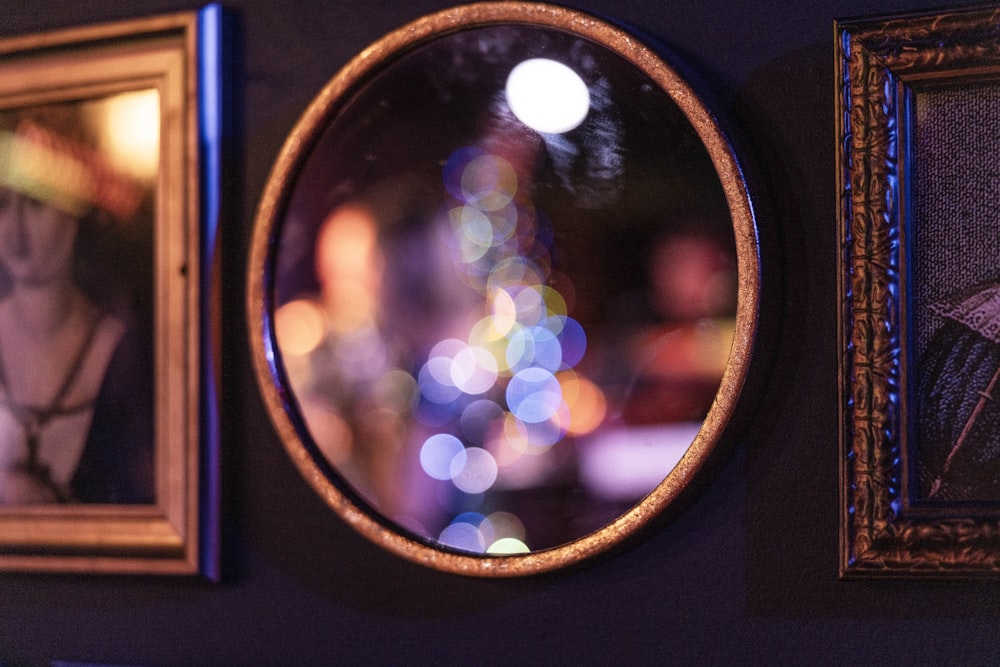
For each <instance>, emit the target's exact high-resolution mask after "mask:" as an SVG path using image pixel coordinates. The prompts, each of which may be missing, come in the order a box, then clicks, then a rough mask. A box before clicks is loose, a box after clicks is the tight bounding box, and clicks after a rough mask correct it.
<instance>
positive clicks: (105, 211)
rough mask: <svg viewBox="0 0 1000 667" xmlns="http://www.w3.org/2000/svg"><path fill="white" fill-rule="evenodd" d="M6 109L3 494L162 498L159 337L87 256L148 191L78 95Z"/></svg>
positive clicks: (0, 249) (0, 373) (0, 366)
mask: <svg viewBox="0 0 1000 667" xmlns="http://www.w3.org/2000/svg"><path fill="white" fill-rule="evenodd" d="M2 121H3V123H2V124H0V268H2V273H0V503H4V504H32V503H57V502H95V503H148V502H152V501H153V478H152V447H153V432H152V429H153V427H152V399H151V390H150V384H149V383H150V381H151V377H152V375H151V372H150V368H149V366H148V365H147V364H148V362H149V360H150V356H149V350H150V347H151V346H150V345H149V343H148V341H145V344H144V345H143V344H140V342H139V340H137V339H136V337H135V332H134V330H132V329H131V328H130V326H129V325H130V322H129V320H128V318H127V316H126V315H125V313H124V312H120V313H116V312H112V311H111V310H110V309H109V307H110V299H109V300H107V301H105V300H104V299H102V297H105V296H110V294H100V293H97V292H96V291H92V290H89V289H88V288H87V287H85V285H84V280H82V276H83V275H85V274H86V269H87V268H88V267H85V266H83V264H82V261H81V258H82V256H83V255H85V254H86V253H87V250H86V249H87V247H88V246H89V245H90V244H94V243H100V242H101V240H102V239H104V240H106V236H105V234H106V233H109V231H110V228H111V227H113V226H114V225H115V224H116V223H115V222H114V220H115V218H116V216H120V217H118V219H119V221H121V220H123V219H125V218H128V217H130V216H131V215H132V214H134V212H135V210H136V207H137V206H138V203H139V199H140V198H141V194H140V193H138V192H137V191H136V190H134V189H133V188H132V186H131V184H130V183H127V182H125V180H123V179H122V178H121V177H119V176H117V175H116V174H114V173H113V172H112V171H111V170H110V168H108V167H107V166H106V165H105V164H104V163H103V162H102V160H101V159H100V156H99V155H98V154H97V153H96V151H94V150H93V149H92V148H91V147H90V146H89V145H88V142H86V141H85V139H84V137H85V133H84V132H83V127H82V119H81V118H80V117H79V112H78V109H77V107H75V106H73V105H50V106H45V107H38V108H35V109H31V110H26V111H22V112H18V113H15V114H11V115H10V116H9V117H8V116H4V117H3V119H2ZM89 268H90V270H91V272H95V271H96V272H103V273H107V272H108V268H109V267H108V266H107V265H104V266H100V267H93V266H91V267H89Z"/></svg>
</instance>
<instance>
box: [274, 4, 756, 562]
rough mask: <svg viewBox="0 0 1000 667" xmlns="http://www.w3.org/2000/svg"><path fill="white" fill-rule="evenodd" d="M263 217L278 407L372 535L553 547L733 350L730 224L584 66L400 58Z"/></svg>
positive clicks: (707, 390)
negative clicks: (275, 220)
mask: <svg viewBox="0 0 1000 667" xmlns="http://www.w3.org/2000/svg"><path fill="white" fill-rule="evenodd" d="M284 206H285V207H284V209H283V214H282V217H281V221H280V223H279V224H278V225H277V228H276V232H275V243H274V255H273V257H274V263H273V276H272V282H271V283H270V287H271V289H272V293H271V296H270V298H271V299H272V303H273V308H272V309H271V310H272V312H271V313H270V316H271V318H272V326H273V331H274V339H275V342H276V352H277V358H276V359H275V363H276V365H277V367H278V369H279V378H280V381H281V382H282V383H284V387H283V396H285V397H286V399H287V401H288V403H289V405H290V406H291V407H292V410H293V412H294V414H295V415H296V416H297V417H296V419H297V420H298V423H297V427H298V428H299V430H300V432H301V434H302V437H303V440H304V441H306V444H307V447H308V448H309V449H310V451H311V452H312V454H313V456H315V457H316V458H317V460H319V461H320V462H321V464H322V466H323V467H326V468H327V469H328V470H329V472H330V474H331V476H333V477H335V478H337V479H339V480H341V482H342V484H340V485H341V486H342V487H343V488H344V489H345V490H346V491H347V492H348V493H350V494H352V495H353V496H354V497H355V498H356V499H359V500H360V501H362V502H363V503H364V504H366V505H367V506H369V507H371V508H373V509H374V510H375V511H376V512H377V513H378V514H380V515H381V516H383V517H385V518H386V519H388V520H389V521H391V522H392V523H394V524H395V525H396V526H397V527H399V528H402V529H404V530H405V531H408V532H409V533H411V534H413V535H416V536H419V537H420V538H421V539H422V540H423V541H430V542H432V543H434V544H436V545H439V546H444V547H448V548H451V549H455V550H458V551H461V552H463V553H465V552H468V553H477V554H510V553H522V552H526V551H536V550H542V549H547V548H552V547H556V546H559V545H562V544H566V543H568V542H572V541H573V540H576V539H579V538H580V537H582V536H584V535H587V534H588V533H591V532H593V531H595V530H598V529H600V528H602V527H603V526H605V525H607V524H608V523H610V522H613V521H614V520H615V519H617V518H618V517H619V516H620V515H622V514H623V513H624V512H626V511H627V510H628V509H629V508H630V507H632V506H633V505H634V504H636V503H637V502H639V501H640V500H642V499H643V497H645V496H646V495H647V494H648V493H650V492H651V491H652V490H653V489H655V488H656V487H657V486H658V485H659V484H660V483H661V482H662V481H663V480H664V478H665V477H666V476H667V475H668V474H669V473H670V472H671V470H672V469H673V468H674V466H675V465H676V464H677V462H678V461H679V460H680V459H681V457H682V456H683V455H684V454H685V452H686V451H687V450H688V448H689V447H690V445H691V443H692V441H693V440H694V438H695V437H696V435H697V434H698V432H699V429H700V428H701V425H702V421H703V419H704V418H705V416H706V414H707V412H708V410H709V408H710V407H711V406H712V404H713V400H714V399H715V396H716V393H717V391H718V388H719V385H720V382H721V380H722V377H723V372H724V370H725V369H726V367H727V363H728V360H729V354H730V348H731V345H732V342H733V332H734V326H735V324H734V323H735V316H736V295H737V284H738V281H737V268H736V264H737V259H736V242H735V235H734V230H733V221H732V219H731V216H730V212H729V209H728V207H727V203H726V196H725V193H724V192H723V189H722V187H721V185H720V181H719V178H718V176H717V174H716V170H715V168H714V166H713V164H712V161H711V160H710V158H709V155H708V152H707V151H706V149H705V147H704V145H703V144H702V142H701V140H700V139H699V137H698V134H697V133H696V132H695V129H694V128H693V127H692V125H691V124H690V123H689V121H688V119H687V118H686V117H685V115H684V114H683V113H682V112H681V110H680V109H679V108H678V106H677V105H676V104H675V103H674V102H673V101H672V99H671V98H670V96H669V95H668V93H667V92H665V91H664V90H663V88H662V87H661V86H659V85H657V84H655V83H654V82H653V81H651V80H650V79H649V78H648V77H647V76H646V75H645V74H644V73H642V72H641V71H640V70H639V69H637V68H636V67H635V66H634V65H633V64H631V63H629V62H628V61H626V60H625V59H624V58H622V57H621V56H619V55H617V54H616V53H614V52H613V51H611V50H610V49H608V48H607V47H605V46H603V45H601V44H598V43H596V42H593V41H591V40H589V39H585V38H581V37H580V36H577V35H572V34H569V33H567V32H564V31H561V30H558V29H554V28H549V27H542V26H529V25H516V24H515V25H491V26H486V27H476V28H473V29H467V30H462V31H460V32H452V33H450V34H447V35H446V36H443V37H438V38H435V39H433V40H431V41H428V42H425V43H423V44H421V45H420V46H417V47H415V48H413V49H410V50H408V51H407V52H406V53H405V54H403V55H402V56H400V57H398V58H397V59H395V60H393V61H392V62H391V64H389V65H388V66H385V67H381V68H379V69H377V70H376V71H375V74H374V75H373V76H371V77H369V78H368V79H367V80H365V81H364V82H362V83H361V84H359V85H358V86H356V87H355V89H353V90H351V91H350V93H349V94H348V95H346V96H345V98H344V101H343V103H342V104H340V105H339V106H337V107H336V108H335V109H334V110H333V112H332V113H331V115H330V117H329V118H328V119H327V121H326V125H325V126H324V129H323V131H322V132H320V133H318V136H317V137H316V138H315V141H314V143H313V145H311V146H310V147H309V149H308V151H307V152H306V155H305V158H304V159H303V162H302V164H301V168H300V169H299V170H298V172H297V174H296V176H295V180H294V186H293V187H292V188H291V190H290V192H289V195H288V199H287V203H286V204H285V205H284Z"/></svg>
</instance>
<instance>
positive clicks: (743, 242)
mask: <svg viewBox="0 0 1000 667" xmlns="http://www.w3.org/2000/svg"><path fill="white" fill-rule="evenodd" d="M504 24H506V25H511V24H514V25H516V24H527V25H535V26H543V27H551V28H556V29H559V30H564V31H567V32H570V33H573V34H576V35H579V36H582V37H584V38H587V39H590V40H593V41H596V42H597V43H599V44H602V45H603V46H605V47H606V48H608V49H609V50H611V51H612V52H614V53H616V54H618V55H620V56H621V57H623V58H624V59H625V60H627V61H628V62H629V63H631V64H633V65H634V66H635V67H637V68H639V69H640V70H641V71H643V72H645V73H646V74H647V75H648V76H649V77H650V78H651V79H652V80H653V81H654V82H656V83H657V84H658V85H659V86H661V87H662V88H663V90H664V91H666V92H667V93H668V94H669V95H670V96H671V97H672V98H673V100H674V102H676V104H677V105H678V106H679V107H680V108H681V110H682V111H683V113H684V114H685V115H686V116H687V118H688V120H689V121H690V123H691V124H692V126H693V127H694V128H695V131H696V132H697V134H698V136H699V137H700V139H701V141H702V142H703V143H704V145H705V147H706V149H707V151H708V153H709V155H710V157H711V159H712V161H713V163H714V165H715V169H716V171H717V173H718V175H719V177H720V180H721V182H722V184H723V189H724V191H725V195H726V199H727V202H728V204H729V206H730V210H731V213H732V219H733V229H734V232H735V234H736V237H737V238H736V248H737V255H738V256H737V262H738V273H739V305H738V313H737V324H736V327H737V328H736V336H735V342H734V344H733V349H732V353H731V356H730V362H729V364H728V367H727V370H726V373H725V376H724V378H723V380H722V384H721V387H720V389H719V391H718V394H717V396H716V400H715V403H714V405H713V407H712V409H711V411H710V413H709V416H708V418H707V419H706V421H705V423H704V426H703V428H702V430H701V432H700V433H699V435H698V437H697V438H696V439H695V441H694V443H693V445H692V446H691V448H690V449H689V451H688V453H687V454H686V455H685V456H684V457H683V458H682V459H681V461H680V463H679V464H678V465H677V467H676V468H675V469H674V470H673V472H671V473H670V475H669V476H668V477H667V478H666V479H665V480H664V481H663V482H662V483H661V484H660V485H659V486H658V487H657V488H655V489H654V490H653V491H652V492H651V493H650V494H649V495H648V496H647V497H646V498H645V499H644V500H642V501H641V502H639V503H638V504H637V505H635V506H634V507H633V508H632V509H631V510H629V511H628V512H626V513H625V514H624V515H622V516H620V517H619V518H618V519H616V520H614V521H612V522H611V523H609V524H608V525H606V526H605V527H604V528H603V529H600V530H597V531H595V532H593V533H590V534H588V535H586V536H584V537H582V538H580V539H577V540H575V541H572V542H569V543H567V544H564V545H562V546H559V547H555V548H550V549H545V550H539V551H534V552H530V553H527V554H519V555H511V556H477V555H471V554H463V553H458V552H455V551H451V550H447V549H445V548H440V547H436V546H433V545H431V544H428V543H426V542H425V541H422V540H419V539H416V538H414V537H411V536H409V535H407V534H404V532H403V531H401V530H399V529H398V528H395V527H393V526H392V525H390V524H388V522H387V521H385V520H384V519H382V518H381V517H378V516H373V514H372V513H370V512H369V511H367V510H366V508H365V507H363V506H361V505H360V504H359V503H357V502H356V501H355V500H353V499H352V497H351V495H350V493H348V492H346V491H345V490H344V489H343V488H342V487H341V483H340V482H339V481H338V480H335V479H331V476H330V474H329V473H328V472H327V471H326V466H324V465H323V464H321V463H319V462H318V461H317V460H316V458H315V457H314V455H313V453H312V452H311V451H310V448H309V447H308V446H307V445H306V444H304V442H303V436H302V435H301V434H300V432H299V427H298V426H297V421H296V418H295V417H294V415H293V414H292V412H293V411H294V408H292V407H291V406H290V405H289V403H288V402H287V396H286V391H287V390H286V389H285V388H284V387H283V384H282V368H281V360H280V355H279V354H278V352H277V347H276V344H275V341H274V332H273V329H272V325H271V315H272V312H273V305H272V304H273V293H272V292H273V283H272V281H273V263H274V253H275V248H276V246H277V243H276V242H275V237H276V234H277V233H278V231H279V230H280V225H281V220H282V216H283V211H284V208H285V206H286V205H287V200H288V198H289V196H290V192H291V190H292V189H293V186H294V183H295V179H296V177H297V175H298V170H299V169H300V167H301V165H302V163H303V162H304V160H305V158H306V156H307V155H308V152H309V149H310V147H311V146H312V144H313V142H314V141H315V140H316V138H317V136H318V135H319V133H320V132H321V131H322V130H323V128H324V127H325V126H326V123H327V122H328V121H329V119H331V118H333V117H334V116H335V114H337V113H338V111H339V110H340V109H341V108H342V107H343V106H344V105H345V104H346V102H347V101H349V99H350V96H351V95H352V94H353V91H355V90H356V89H357V88H358V87H360V86H361V85H363V84H364V82H365V81H366V80H368V78H369V77H372V76H374V75H376V74H377V73H378V72H379V71H380V69H382V68H384V67H386V66H387V65H388V64H391V63H392V61H393V60H394V59H395V58H398V57H400V56H401V55H403V54H405V53H406V52H408V51H410V50H411V49H415V48H416V47H418V46H420V45H422V44H425V43H427V42H428V41H430V40H434V39H436V38H437V37H439V36H441V35H446V34H450V33H452V32H455V31H459V30H463V29H469V28H477V27H483V26H489V25H504ZM759 270H760V269H759V258H758V238H757V228H756V219H755V209H754V206H753V204H752V201H751V197H750V193H749V192H748V188H747V184H746V181H745V178H744V175H743V172H742V167H741V165H740V164H739V162H738V161H737V158H736V155H735V152H734V149H733V147H732V145H731V143H730V141H729V138H728V136H727V134H726V133H725V132H724V131H723V129H722V128H721V127H720V125H719V121H718V119H717V118H716V116H715V114H714V113H713V111H712V110H711V109H710V108H708V107H707V106H706V105H705V103H704V102H703V101H702V99H701V98H700V97H699V96H698V94H696V92H695V91H694V90H693V89H692V88H691V87H690V85H689V83H688V82H687V81H685V80H684V79H683V78H682V77H681V76H680V75H679V74H678V73H677V72H676V71H675V70H674V69H673V68H672V67H670V66H669V65H667V64H666V63H665V62H664V61H663V60H661V58H660V56H659V55H657V54H656V53H654V52H653V51H652V50H651V49H649V48H647V47H646V46H644V45H642V44H641V43H640V42H639V41H637V40H636V39H635V38H633V37H632V36H631V35H629V34H627V33H626V32H624V31H622V30H620V29H618V28H616V27H613V26H611V25H610V24H608V23H605V22H603V21H600V20H598V19H595V18H593V17H591V16H588V15H586V14H583V13H580V12H576V11H573V10H569V9H565V8H560V7H556V6H552V5H546V4H539V3H528V2H484V3H478V4H471V5H464V6H460V7H456V8H453V9H448V10H444V11H440V12H437V13H435V14H431V15H428V16H425V17H423V18H420V19H418V20H416V21H414V22H412V23H410V24H407V25H405V26H403V27H401V28H399V29H397V30H395V31H393V32H391V33H389V34H388V35H386V36H385V37H383V38H382V39H380V40H378V41H377V42H375V43H374V44H372V45H371V46H369V47H368V48H366V49H364V50H363V51H362V52H361V53H360V54H359V55H357V56H356V57H355V58H354V59H352V60H351V61H350V62H349V63H347V64H346V65H345V66H344V67H343V68H342V69H341V70H340V71H339V72H338V73H337V74H336V75H335V76H334V77H333V78H332V79H331V80H330V82H329V83H328V84H327V85H326V86H325V87H324V88H323V89H322V90H321V91H320V93H319V94H318V95H317V97H316V98H315V99H314V100H313V102H312V103H311V104H310V106H309V107H308V108H307V110H306V111H305V113H304V114H303V116H302V117H301V119H300V120H299V122H298V124H297V125H296V126H295V128H294V129H293V131H292V132H291V134H290V135H289V137H288V138H287V140H286V142H285V145H284V147H283V148H282V150H281V152H280V154H279V156H278V158H277V161H276V163H275V166H274V167H273V169H272V172H271V175H270V178H269V180H268V183H267V186H266V188H265V191H264V193H263V196H262V199H261V203H260V206H259V208H258V212H257V218H256V222H255V228H254V232H253V237H252V241H251V256H250V262H249V267H248V275H247V311H248V325H249V329H250V342H251V346H252V354H253V360H254V365H255V370H256V374H257V379H258V383H259V385H260V388H261V392H262V396H263V399H264V402H265V404H266V406H267V408H268V412H269V413H270V416H271V419H272V421H273V423H274V425H275V427H276V430H277V432H278V434H279V436H280V438H281V441H282V443H283V444H284V446H285V449H286V450H287V453H288V454H289V456H290V457H291V458H292V460H293V461H294V463H295V464H296V466H297V467H298V469H299V471H300V473H301V474H302V475H303V476H304V477H305V479H306V480H307V481H308V482H309V484H310V485H311V486H312V487H313V489H314V490H315V491H316V492H317V493H318V494H319V495H320V496H321V497H322V498H323V499H324V500H325V501H326V502H327V504H329V505H330V506H331V507H332V508H333V510H334V511H335V512H336V513H337V514H338V515H339V516H340V517H341V519H343V520H344V521H345V522H346V523H347V524H348V525H350V526H351V527H352V528H354V529H355V530H357V531H358V532H359V533H361V534H362V535H364V536H365V537H367V538H368V539H370V540H371V541H373V542H374V543H376V544H378V545H379V546H381V547H383V548H385V549H386V550H388V551H390V552H391V553H394V554H395V555H397V556H401V557H403V558H406V559H408V560H411V561H413V562H416V563H419V564H421V565H425V566H428V567H431V568H433V569H438V570H442V571H445V572H449V573H452V574H460V575H469V576H478V577H497V578H503V577H517V576H525V575H534V574H539V573H543V572H549V571H552V570H557V569H560V568H566V567H569V566H573V565H577V564H580V563H582V562H584V561H586V560H589V559H591V558H594V557H595V556H597V555H599V554H604V553H607V552H608V551H610V550H611V549H612V548H614V547H616V546H617V545H619V544H621V543H622V542H623V541H625V540H626V539H628V538H630V537H632V536H634V535H636V534H637V533H639V531H640V530H642V529H643V528H644V527H646V526H648V525H649V523H650V522H651V521H652V520H653V519H654V518H655V517H656V516H658V515H660V514H661V513H663V511H664V510H665V509H666V508H667V507H668V506H669V505H670V504H671V503H672V502H674V501H675V500H677V498H678V496H680V495H681V493H682V492H683V491H685V489H687V488H688V487H689V485H691V483H692V480H693V479H694V478H695V477H696V475H697V474H698V473H699V472H700V471H701V470H702V468H703V467H705V463H706V461H707V459H708V458H709V455H710V454H712V453H713V451H714V449H715V446H716V445H717V444H718V442H719V440H720V438H721V437H722V432H723V429H724V428H725V427H726V425H727V423H728V422H729V419H730V416H731V415H732V413H733V411H734V410H735V407H736V403H737V399H738V397H739V394H740V390H741V388H742V385H743V383H744V379H745V376H746V374H747V371H748V368H749V365H750V357H751V351H752V348H753V345H754V341H755V333H756V328H757V315H758V308H759V303H758V302H759V293H760V278H759Z"/></svg>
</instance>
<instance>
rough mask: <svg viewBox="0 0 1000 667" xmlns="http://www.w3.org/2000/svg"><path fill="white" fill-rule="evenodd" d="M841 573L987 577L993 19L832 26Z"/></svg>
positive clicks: (999, 40) (994, 418)
mask: <svg viewBox="0 0 1000 667" xmlns="http://www.w3.org/2000/svg"><path fill="white" fill-rule="evenodd" d="M836 35H837V63H836V64H837V73H838V80H837V95H836V104H837V125H838V127H837V130H838V131H837V140H838V196H839V197H840V204H839V207H838V213H839V224H838V231H839V234H840V255H839V257H838V260H839V271H838V274H839V295H840V300H839V303H840V308H841V313H842V316H841V318H840V323H841V329H840V335H839V341H840V342H839V346H840V349H839V353H840V369H841V373H840V382H841V401H840V406H841V409H842V411H843V414H842V418H841V420H840V423H841V438H840V440H841V451H840V467H841V496H842V497H841V508H840V509H841V531H840V532H841V565H840V573H841V576H842V577H845V578H857V577H932V578H951V577H962V578H964V577H982V576H996V575H997V574H998V573H1000V532H998V531H1000V412H998V409H1000V406H998V405H997V403H996V401H995V400H994V393H995V392H996V391H997V389H1000V387H998V380H1000V335H998V332H1000V263H998V260H997V258H998V257H1000V242H998V237H997V235H996V229H997V226H998V223H1000V214H998V212H997V208H996V202H997V194H998V190H1000V180H998V178H997V176H998V175H1000V163H998V161H997V155H998V149H1000V133H998V129H1000V83H998V82H1000V76H998V74H1000V11H998V10H995V9H992V10H990V9H977V10H968V11H955V12H949V13H937V14H928V15H907V16H898V17H887V18H876V19H852V20H844V21H840V22H838V23H837V30H836Z"/></svg>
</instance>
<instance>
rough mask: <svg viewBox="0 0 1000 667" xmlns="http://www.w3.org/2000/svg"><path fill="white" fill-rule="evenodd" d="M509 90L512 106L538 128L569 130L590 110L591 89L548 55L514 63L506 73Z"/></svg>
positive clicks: (549, 131)
mask: <svg viewBox="0 0 1000 667" xmlns="http://www.w3.org/2000/svg"><path fill="white" fill-rule="evenodd" d="M506 90H507V104H508V105H510V110H511V111H513V112H514V115H515V116H517V119H518V120H520V121H521V122H522V123H524V124H525V125H527V126H528V127H530V128H532V129H533V130H537V131H538V132H543V133H547V134H561V133H563V132H569V131H570V130H572V129H573V128H575V127H576V126H578V125H579V124H580V123H582V122H583V119H584V118H586V117H587V112H588V111H589V110H590V91H588V90H587V84H585V83H584V82H583V79H581V78H580V75H579V74H577V73H576V72H574V71H573V70H572V69H570V68H569V67H567V66H566V65H563V64H562V63H560V62H556V61H555V60H549V59H548V58H532V59H531V60H525V61H524V62H522V63H520V64H518V65H517V66H515V67H514V69H512V70H511V71H510V74H509V75H508V76H507V89H506Z"/></svg>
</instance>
